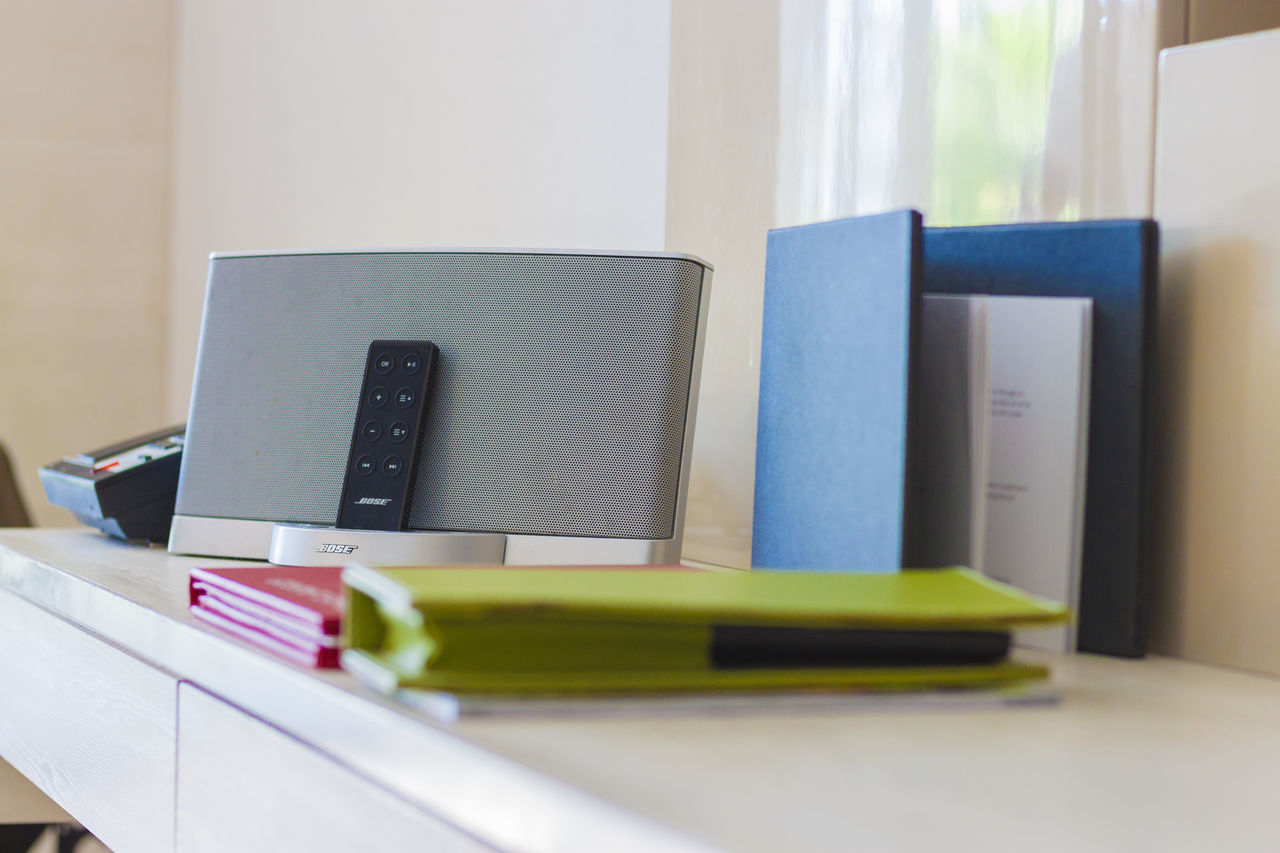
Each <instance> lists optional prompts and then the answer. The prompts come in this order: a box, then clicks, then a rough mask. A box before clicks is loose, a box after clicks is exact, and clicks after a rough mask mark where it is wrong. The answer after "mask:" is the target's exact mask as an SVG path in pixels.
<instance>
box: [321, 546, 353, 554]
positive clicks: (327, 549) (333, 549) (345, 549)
mask: <svg viewBox="0 0 1280 853" xmlns="http://www.w3.org/2000/svg"><path fill="white" fill-rule="evenodd" d="M359 547H360V546H359V545H321V546H320V547H319V548H317V549H316V553H317V554H350V553H351V552H352V551H354V550H355V549H357V548H359Z"/></svg>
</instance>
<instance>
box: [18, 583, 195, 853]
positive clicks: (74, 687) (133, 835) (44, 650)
mask: <svg viewBox="0 0 1280 853" xmlns="http://www.w3.org/2000/svg"><path fill="white" fill-rule="evenodd" d="M0 649H2V650H3V654H0V755H3V756H4V758H5V760H7V761H8V762H9V763H10V764H12V765H13V766H14V767H15V768H17V769H18V770H19V771H20V772H22V773H23V774H24V775H25V776H26V777H27V778H29V779H31V780H32V781H33V782H35V783H36V784H37V785H38V786H40V788H41V789H43V790H44V792H45V793H47V794H48V795H49V796H51V797H52V798H53V799H55V800H56V801H57V802H58V803H59V804H60V805H61V806H62V807H63V808H65V809H66V810H67V811H68V812H70V813H71V814H72V815H74V816H75V818H76V819H77V820H79V821H80V822H81V823H83V824H84V825H85V826H86V827H88V829H89V830H90V831H91V832H92V833H93V834H94V835H96V836H98V838H99V839H101V840H102V842H103V843H104V844H106V845H107V846H108V847H110V848H111V849H112V850H115V851H117V853H131V851H151V850H172V849H173V827H174V823H173V811H174V786H173V774H174V769H175V763H176V762H175V749H176V744H177V728H176V724H177V720H176V716H177V680H176V679H174V678H173V677H172V676H170V675H168V674H166V673H164V672H162V671H160V670H158V669H156V668H154V667H152V666H149V665H147V664H145V663H143V662H141V661H139V660H138V659H137V658H134V657H132V656H130V655H128V654H125V653H124V652H122V651H120V650H118V649H117V648H115V647H114V646H111V645H109V644H107V643H106V642H103V641H102V640H100V639H98V638H96V637H94V636H93V635H92V634H89V633H87V632H85V631H83V630H81V629H79V628H77V627H75V626H73V625H71V624H70V623H68V622H64V621H63V620H61V619H59V618H57V617H56V616H53V615H51V614H49V613H47V612H46V611H44V610H42V609H40V608H39V607H37V606H35V605H34V604H31V603H29V602H27V601H24V600H23V599H21V598H18V597H17V596H15V595H13V594H12V593H9V592H4V591H0Z"/></svg>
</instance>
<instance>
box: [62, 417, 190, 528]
mask: <svg viewBox="0 0 1280 853" xmlns="http://www.w3.org/2000/svg"><path fill="white" fill-rule="evenodd" d="M185 436H186V425H185V424H179V425H177V426H171V427H166V428H164V429H159V430H156V431H155V432H150V433H147V434H145V435H140V436H137V437H135V438H131V439H128V440H126V441H121V442H117V443H115V444H111V445H108V446H107V447H101V448H98V449H97V450H90V451H88V452H87V453H79V454H76V455H74V456H64V457H62V459H60V460H59V461H57V462H54V463H51V464H49V465H46V466H44V467H43V468H41V469H40V482H41V483H42V484H43V485H44V491H45V494H46V495H47V496H48V498H49V500H50V502H52V503H54V504H56V505H57V506H60V507H65V508H67V509H69V510H71V512H73V513H74V514H75V516H76V518H77V519H79V520H80V521H82V522H84V523H85V524H88V525H92V526H93V527H96V528H98V529H99V530H101V531H103V532H104V533H108V534H110V535H112V536H115V537H116V538H118V539H129V540H136V541H145V542H164V541H166V540H168V538H169V526H170V525H171V524H172V523H173V505H174V502H175V500H176V499H177V495H178V471H179V469H180V468H181V466H182V447H183V443H184V440H185Z"/></svg>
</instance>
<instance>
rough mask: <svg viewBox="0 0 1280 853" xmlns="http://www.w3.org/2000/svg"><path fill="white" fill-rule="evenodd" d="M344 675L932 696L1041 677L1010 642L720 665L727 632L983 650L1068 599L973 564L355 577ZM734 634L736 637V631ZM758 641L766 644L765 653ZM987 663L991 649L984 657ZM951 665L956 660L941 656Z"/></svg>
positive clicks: (399, 681)
mask: <svg viewBox="0 0 1280 853" xmlns="http://www.w3.org/2000/svg"><path fill="white" fill-rule="evenodd" d="M343 580H344V582H345V583H346V585H347V589H348V609H347V646H348V648H347V650H346V651H345V652H344V653H343V657H342V664H343V666H344V668H346V669H348V670H350V671H352V672H354V673H356V674H357V675H358V676H360V677H361V678H363V679H364V680H366V681H369V682H370V683H372V684H374V685H376V686H378V687H380V688H382V689H384V690H394V689H396V688H399V687H406V686H412V687H426V688H432V689H440V690H449V691H454V692H478V693H512V694H541V693H558V694H582V693H648V692H702V691H723V690H733V691H758V690H774V689H802V688H807V689H851V688H860V689H894V690H903V689H921V688H934V687H949V686H977V685H1004V684H1010V683H1014V682H1019V681H1024V680H1028V679H1033V678H1037V677H1043V676H1044V675H1045V670H1044V668H1043V667H1038V666H1029V665H1025V664H1019V663H1014V662H1011V661H1008V660H1007V659H1005V658H1004V655H1003V652H1002V650H1003V648H1004V646H1000V650H1001V651H1000V653H999V654H995V655H993V656H991V659H990V660H981V661H977V660H965V659H964V656H963V655H961V656H960V657H958V658H954V660H955V661H956V662H954V663H938V662H927V663H923V664H913V665H904V664H903V663H902V659H901V658H900V656H899V657H895V656H894V655H893V654H891V655H890V656H889V657H888V658H886V659H885V661H884V662H882V663H880V664H872V665H865V664H864V665H857V666H848V665H839V664H838V662H837V665H821V666H818V665H803V666H795V665H787V666H778V665H770V664H768V663H767V660H768V656H767V655H766V663H765V664H764V665H759V666H755V665H750V664H749V663H748V664H746V665H742V664H737V665H732V666H724V665H722V664H721V663H718V658H717V656H716V653H715V649H716V648H718V646H719V645H720V644H722V643H723V641H724V640H725V638H726V636H728V637H730V638H740V637H743V636H746V637H747V638H748V639H750V640H753V641H759V640H760V638H763V643H764V646H765V647H766V649H765V650H766V651H768V648H767V647H768V646H769V644H770V643H772V642H773V638H775V637H776V638H779V639H780V640H787V639H789V638H793V637H795V636H799V637H801V638H802V640H803V642H805V643H808V644H810V645H812V643H813V641H814V640H813V638H815V637H816V638H817V643H818V644H819V645H823V644H825V643H826V642H827V640H828V639H834V640H836V641H840V642H844V641H846V640H848V639H849V638H853V641H854V642H856V643H862V642H864V641H867V639H868V638H870V641H872V642H873V643H874V644H875V648H877V649H879V648H881V647H882V646H885V644H886V643H887V644H888V646H887V647H889V648H891V649H893V648H896V647H897V646H899V645H901V644H902V643H900V642H899V640H901V641H902V642H905V643H906V644H907V645H908V646H912V647H914V646H915V645H918V644H920V643H921V642H923V643H924V644H925V645H926V646H928V645H930V644H934V645H937V644H941V645H940V648H942V649H943V650H945V649H946V648H948V647H952V646H953V645H956V644H958V645H959V646H964V647H974V648H978V649H982V648H985V647H986V646H987V645H988V644H990V643H991V642H993V641H996V640H999V639H1001V638H1003V640H1004V643H1005V646H1007V634H1008V631H1009V630H1010V629H1012V628H1013V627H1035V626H1041V625H1046V624H1052V623H1056V622H1061V621H1063V620H1065V619H1066V618H1067V612H1066V609H1065V608H1064V607H1062V606H1061V605H1058V604H1054V603H1052V602H1048V601H1044V600H1042V599H1038V598H1035V597H1033V596H1029V595H1027V594H1025V593H1022V592H1019V591H1017V590H1015V589H1012V588H1011V587H1007V586H1004V585H1002V584H999V583H996V582H994V581H991V580H989V579H986V578H984V577H982V576H980V575H978V574H976V573H974V572H971V571H969V570H968V569H960V568H956V569H939V570H927V571H924V570H921V571H904V572H896V573H892V574H836V573H800V572H787V573H767V574H766V573H749V572H735V573H716V572H696V571H680V570H672V571H653V570H644V571H637V570H627V569H623V568H601V569H581V568H571V569H542V568H537V569H524V568H483V569H477V568H396V569H373V568H369V567H366V566H361V565H358V564H353V565H351V566H349V567H348V568H347V569H346V570H345V571H344V572H343ZM726 632H727V633H726ZM759 646H760V643H759V642H756V646H755V648H757V649H758V648H759ZM979 656H980V657H981V655H979ZM948 659H949V658H948V657H947V656H946V655H944V656H943V660H944V661H945V660H948Z"/></svg>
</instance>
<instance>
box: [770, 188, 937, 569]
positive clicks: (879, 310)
mask: <svg viewBox="0 0 1280 853" xmlns="http://www.w3.org/2000/svg"><path fill="white" fill-rule="evenodd" d="M920 255H921V219H920V214H919V213H917V212H915V211H910V210H909V211H901V212H896V213H888V214H882V215H878V216H867V217H855V218H851V219H840V220H836V221H832V222H822V223H817V224H814V225H802V226H798V227H795V228H782V229H777V230H774V231H770V232H769V236H768V242H767V252H766V259H765V287H764V328H763V338H762V344H761V353H760V409H759V420H758V431H757V451H756V484H755V513H754V518H753V523H752V544H751V564H752V566H754V567H757V568H764V569H808V570H843V571H893V570H896V569H898V568H901V567H902V566H903V565H904V557H907V559H908V561H909V551H908V550H907V549H908V548H909V546H910V542H911V531H910V529H909V528H910V524H909V523H908V520H909V519H911V518H913V517H914V511H913V507H912V499H911V494H910V493H909V490H908V483H910V482H911V478H910V471H909V463H910V456H911V454H909V452H908V450H909V448H910V446H911V444H912V441H913V437H914V432H915V430H914V425H913V414H914V411H915V404H914V401H913V397H914V395H915V393H916V392H915V389H916V384H917V383H916V373H917V371H918V364H919V356H918V351H919V341H918V337H919V336H918V335H917V334H916V333H915V332H916V329H917V327H918V325H919V322H920V305H921V302H920V298H921V297H920V267H921V264H920Z"/></svg>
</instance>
